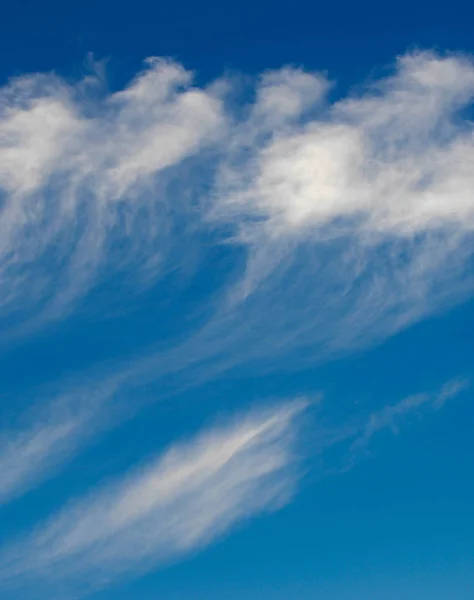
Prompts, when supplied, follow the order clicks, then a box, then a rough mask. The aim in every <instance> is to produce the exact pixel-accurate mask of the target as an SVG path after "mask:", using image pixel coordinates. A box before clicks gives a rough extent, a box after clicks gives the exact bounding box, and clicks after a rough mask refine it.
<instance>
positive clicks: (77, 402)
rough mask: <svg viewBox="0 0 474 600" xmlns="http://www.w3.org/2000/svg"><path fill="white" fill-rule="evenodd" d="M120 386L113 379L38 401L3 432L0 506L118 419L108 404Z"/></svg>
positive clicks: (117, 378) (115, 409) (0, 437)
mask: <svg viewBox="0 0 474 600" xmlns="http://www.w3.org/2000/svg"><path fill="white" fill-rule="evenodd" d="M122 383H123V381H122V379H121V377H120V376H115V377H113V376H111V377H109V378H108V379H105V380H104V381H102V382H101V383H98V384H97V385H95V386H94V385H89V386H82V389H81V387H80V386H77V389H76V390H73V389H71V387H70V388H69V390H68V392H64V393H63V394H58V396H57V397H55V398H53V399H50V400H49V401H48V402H46V403H45V405H44V406H42V402H41V400H40V399H37V405H38V406H36V405H34V406H33V408H31V409H30V410H29V411H27V412H26V414H24V415H22V418H21V419H19V420H18V422H17V423H15V424H12V425H11V427H10V428H9V429H6V428H5V429H4V430H3V431H1V432H0V505H2V504H4V503H7V502H10V501H12V500H13V499H15V498H16V497H18V496H20V495H22V494H24V493H25V492H27V491H29V490H30V489H31V488H33V487H35V485H37V484H38V483H39V482H42V481H44V480H45V479H46V478H48V477H49V476H51V475H53V474H54V473H55V471H56V470H57V469H58V468H60V467H61V466H63V465H64V464H65V463H67V462H68V461H69V460H70V458H71V457H72V456H73V455H74V454H75V453H76V452H77V451H78V450H79V449H80V448H83V447H84V446H85V445H86V443H87V441H88V440H89V439H90V438H92V437H94V436H95V435H97V434H98V431H99V430H103V429H104V428H106V427H110V426H111V424H112V423H114V422H115V421H117V420H118V419H120V417H121V411H120V408H119V406H117V404H115V405H114V406H113V407H112V406H111V405H110V400H111V398H112V397H113V396H114V394H115V395H116V394H117V393H118V390H119V388H120V386H121V384H122ZM108 401H109V402H108ZM107 408H108V409H109V410H106V409H107ZM111 408H112V409H113V414H112V415H111V414H110V412H111V411H110V409H111Z"/></svg>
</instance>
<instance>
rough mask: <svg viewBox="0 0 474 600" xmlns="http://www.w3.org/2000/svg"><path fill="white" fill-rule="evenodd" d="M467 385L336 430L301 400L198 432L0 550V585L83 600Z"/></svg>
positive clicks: (169, 557)
mask: <svg viewBox="0 0 474 600" xmlns="http://www.w3.org/2000/svg"><path fill="white" fill-rule="evenodd" d="M468 383H469V382H468V380H466V379H461V378H459V379H454V380H451V381H449V382H447V383H446V384H445V385H444V386H442V388H441V389H440V390H439V391H437V392H432V393H428V392H425V393H421V394H416V395H412V396H408V397H407V398H403V399H402V400H400V401H399V402H397V403H394V404H391V405H384V403H383V402H381V407H379V408H377V409H376V410H374V411H372V412H371V413H369V414H364V413H363V412H360V413H359V414H351V415H348V416H346V418H345V420H342V421H340V422H338V423H334V422H333V423H332V424H329V423H328V422H325V419H324V411H322V413H321V414H320V415H319V417H318V419H317V420H316V419H312V421H314V423H312V424H311V428H310V429H309V428H308V427H307V415H306V412H305V411H306V410H307V408H308V406H309V404H310V402H309V401H307V400H295V401H293V402H289V403H286V404H281V405H280V406H279V407H274V408H273V409H268V408H267V409H266V410H263V411H256V410H254V411H253V412H251V413H249V414H247V415H244V416H240V418H239V419H237V420H234V421H233V422H231V423H228V424H224V425H222V424H221V425H219V426H215V427H212V428H210V429H207V430H205V431H204V432H202V433H199V434H198V435H197V436H195V437H194V438H193V439H191V440H189V441H186V442H179V443H177V444H175V445H173V446H172V447H171V448H169V449H168V450H166V451H165V452H164V453H163V454H162V455H161V456H158V457H156V458H154V459H151V460H148V461H147V462H145V463H144V464H142V465H141V466H140V467H135V468H134V469H133V470H132V471H131V472H129V473H127V474H125V475H122V476H119V477H116V478H115V479H114V480H112V481H110V482H108V483H107V484H102V485H101V484H99V485H98V487H97V488H96V489H95V490H94V491H92V492H91V493H88V494H86V495H85V496H84V497H82V498H80V499H76V500H73V501H72V502H69V503H68V504H67V505H66V506H65V507H64V508H63V509H61V510H59V512H57V513H56V514H53V516H52V517H51V518H49V519H48V520H47V521H46V522H44V523H42V524H40V525H39V526H38V527H37V528H36V529H35V530H34V531H33V532H31V533H29V534H27V535H26V536H24V537H23V538H21V539H18V540H17V541H15V540H13V541H10V542H7V543H6V544H5V545H4V546H3V549H1V550H0V562H1V565H2V566H1V567H0V588H3V589H5V590H9V593H10V594H13V596H14V595H15V594H16V593H17V592H18V591H20V593H21V591H22V590H25V589H31V590H33V587H31V586H34V587H35V588H36V589H39V590H40V591H41V590H42V589H43V587H44V586H46V587H47V589H48V590H49V591H51V590H52V589H54V590H63V589H64V590H66V591H67V595H68V597H69V596H75V595H78V596H83V595H87V594H88V593H90V592H91V591H92V590H93V589H95V588H98V587H103V586H110V585H114V584H115V583H116V582H117V580H119V579H120V578H122V577H131V576H136V575H137V574H140V573H143V572H145V571H147V570H150V569H153V568H157V567H158V566H160V565H161V566H163V565H166V564H169V563H170V562H173V561H175V560H178V559H180V558H182V557H183V556H185V555H186V554H189V553H190V552H193V551H195V550H198V549H200V548H203V547H205V546H206V545H208V544H210V543H212V542H213V541H214V540H215V539H217V538H219V537H221V536H222V535H224V534H226V533H227V532H229V531H230V530H232V529H233V528H234V527H235V526H236V525H238V523H240V522H241V521H242V520H246V519H248V518H250V517H251V516H253V515H255V514H259V513H261V512H265V511H268V510H273V509H278V508H281V507H282V506H283V505H285V504H286V503H287V502H289V501H290V500H291V498H292V497H293V495H294V494H295V493H296V491H297V489H298V487H299V483H300V479H301V475H302V474H303V473H304V471H303V469H302V465H301V459H302V458H303V457H304V458H305V459H306V460H307V459H308V458H310V457H311V456H314V455H318V456H319V457H320V459H321V461H322V462H321V463H320V466H319V471H318V472H315V473H314V475H315V476H316V477H317V478H321V477H327V476H329V475H335V474H338V475H340V474H342V473H344V472H346V471H347V470H348V469H350V468H352V467H353V466H354V464H356V461H357V460H358V459H360V457H361V454H360V451H361V450H364V449H367V448H368V446H369V444H370V442H371V441H372V438H373V437H374V436H375V435H376V434H377V433H379V432H381V431H382V430H384V429H391V430H392V431H395V432H398V430H399V429H400V428H401V427H402V426H403V425H404V424H405V423H406V421H407V420H409V419H413V418H414V417H416V418H421V417H422V416H424V415H426V414H429V413H430V412H432V411H437V410H440V409H441V408H442V407H443V406H444V404H445V403H446V402H447V401H449V400H452V399H454V398H455V397H457V396H458V395H459V394H461V393H462V392H463V391H465V390H466V388H467V387H468ZM322 408H323V407H320V409H322ZM303 415H305V422H306V426H305V429H306V432H305V435H304V436H301V431H300V428H301V424H302V416H303ZM310 431H311V433H310ZM49 434H50V430H49V429H48V430H47V431H45V436H48V435H49ZM56 437H57V436H56ZM38 439H41V436H38ZM303 441H304V445H303ZM297 449H298V450H297ZM334 453H335V454H334ZM31 593H33V592H32V591H31ZM61 593H62V592H61Z"/></svg>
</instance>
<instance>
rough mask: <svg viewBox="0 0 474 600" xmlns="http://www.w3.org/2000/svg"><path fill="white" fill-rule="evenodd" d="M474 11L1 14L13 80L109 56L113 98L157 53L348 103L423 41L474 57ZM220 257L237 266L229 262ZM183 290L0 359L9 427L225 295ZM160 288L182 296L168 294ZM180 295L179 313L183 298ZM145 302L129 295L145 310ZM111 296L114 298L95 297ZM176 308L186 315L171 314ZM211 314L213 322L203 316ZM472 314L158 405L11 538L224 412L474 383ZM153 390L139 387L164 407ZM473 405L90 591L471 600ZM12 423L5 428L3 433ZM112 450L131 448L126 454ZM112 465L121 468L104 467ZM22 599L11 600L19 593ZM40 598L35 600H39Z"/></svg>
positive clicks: (458, 311) (336, 8)
mask: <svg viewBox="0 0 474 600" xmlns="http://www.w3.org/2000/svg"><path fill="white" fill-rule="evenodd" d="M473 19H474V6H469V3H468V2H460V1H459V0H456V1H453V2H449V3H432V2H427V1H425V0H423V1H421V2H413V1H410V2H408V1H406V0H403V2H399V3H393V4H389V5H387V4H384V3H381V2H363V3H354V2H325V3H315V2H308V1H304V2H303V1H301V0H297V1H293V2H287V3H278V2H276V3H275V2H269V1H266V2H262V1H249V0H245V1H243V2H238V3H233V4H232V3H231V4H228V3H222V2H209V1H205V2H170V3H158V2H154V3H152V2H144V1H142V0H138V1H135V2H110V1H108V0H107V1H105V2H91V1H90V0H86V1H83V2H80V3H77V2H72V3H66V2H58V1H56V2H51V1H45V2H26V1H24V2H16V3H13V2H9V3H7V4H5V5H4V6H2V10H1V17H0V79H1V80H2V82H4V81H6V80H7V78H8V77H10V76H15V75H20V74H24V73H27V72H36V71H48V70H55V71H57V72H58V73H60V74H61V75H62V76H65V77H66V78H71V79H76V78H78V77H80V76H81V75H82V74H83V72H84V70H85V66H84V64H85V61H86V57H87V54H88V53H89V52H92V53H93V54H94V56H95V58H96V59H98V60H100V59H103V58H108V64H107V78H108V84H109V86H110V88H111V89H118V88H120V87H122V86H123V85H124V84H125V83H126V82H127V81H128V80H129V78H130V76H133V74H135V73H136V71H137V70H138V69H139V68H140V65H141V61H142V60H143V59H144V58H145V57H147V56H150V55H155V56H171V57H173V58H175V59H176V60H178V61H180V62H182V63H183V64H184V65H185V66H186V67H187V68H191V69H193V70H195V71H196V73H197V80H198V81H200V82H204V81H208V80H211V79H213V78H215V77H216V76H219V75H221V74H223V73H224V72H226V71H229V72H233V71H238V72H243V73H247V74H251V75H253V74H257V73H259V72H261V71H262V70H264V69H269V68H277V67H280V66H282V65H285V64H295V65H302V66H304V67H305V68H307V69H309V70H325V71H327V72H328V75H329V77H330V78H331V79H334V80H335V81H337V82H339V87H337V88H336V91H335V92H334V93H335V94H339V93H341V94H342V93H343V92H344V90H346V89H348V88H349V87H350V86H352V85H354V84H358V83H361V82H363V81H364V80H365V79H367V78H371V77H373V76H375V75H379V74H380V73H383V70H384V68H385V67H386V65H387V64H390V63H391V62H392V61H393V60H394V58H395V56H396V55H398V54H400V53H403V52H404V51H406V50H407V49H412V48H416V47H421V48H428V49H430V48H435V49H438V50H440V51H444V50H452V51H462V52H473V53H474V36H473V28H472V23H473ZM209 260H210V264H212V265H214V268H217V267H216V265H219V268H222V269H225V268H226V263H225V260H226V258H225V256H217V257H211V258H210V259H209ZM209 277H210V279H208V280H206V279H203V280H202V281H197V282H195V283H194V284H193V285H195V288H193V289H191V291H190V290H189V289H188V290H187V292H186V293H187V294H188V296H186V295H185V296H184V297H183V296H181V297H180V296H179V289H178V288H176V295H175V299H174V300H173V303H174V304H173V307H174V308H173V309H172V311H171V313H167V314H168V315H169V314H172V315H173V317H172V318H171V319H169V318H167V320H166V321H164V322H161V321H160V320H159V317H158V316H157V314H156V306H157V304H158V303H159V300H160V297H161V296H160V289H159V287H158V288H157V289H154V290H151V291H150V292H149V293H148V294H147V295H146V296H145V297H144V298H142V299H141V300H140V301H139V302H138V301H137V305H136V306H135V307H134V308H133V310H130V311H129V313H128V314H127V315H125V316H120V315H119V316H117V317H112V318H110V319H109V320H108V321H107V322H106V323H105V324H104V323H102V324H101V325H100V328H99V326H98V325H97V321H96V320H94V319H90V320H88V319H87V317H84V315H82V316H77V317H75V316H73V317H72V318H71V319H70V320H69V321H68V322H67V323H66V324H65V325H61V327H59V326H58V327H56V326H53V327H51V328H50V329H48V330H47V331H43V332H40V333H38V335H35V336H34V337H33V338H32V339H27V340H22V341H21V342H16V343H15V344H14V345H12V346H8V347H1V348H0V373H1V394H2V395H1V396H0V402H1V403H2V411H1V415H0V416H1V419H2V421H3V422H7V421H8V420H9V418H10V414H11V413H12V412H13V413H16V411H17V410H20V409H21V407H23V406H27V405H28V389H33V388H34V389H36V388H37V386H42V385H49V384H50V383H51V382H54V381H55V380H62V379H63V378H64V377H65V376H67V375H70V374H74V373H80V372H82V371H85V370H87V369H89V368H92V367H93V366H94V364H96V363H102V362H103V361H105V360H114V359H117V360H122V359H124V358H126V357H127V356H129V355H133V354H134V352H138V351H140V350H143V348H146V347H148V346H149V345H151V344H152V342H153V341H154V340H156V339H157V338H160V337H162V338H165V339H166V338H167V337H169V336H172V335H175V334H179V319H180V315H182V314H189V311H190V306H192V303H193V299H194V298H196V297H199V295H200V294H203V293H204V292H205V291H206V290H207V288H208V287H212V276H211V275H209ZM163 285H167V283H164V284H163ZM178 297H180V298H181V299H180V300H179V302H181V303H182V304H178V305H176V304H175V303H176V302H178V300H176V298H178ZM133 301H134V300H133V299H130V302H131V303H132V302H133ZM97 302H100V298H97ZM173 311H174V312H173ZM196 318H197V319H199V317H196ZM473 339H474V303H473V302H472V301H471V302H467V303H465V304H464V305H462V306H459V307H457V308H454V309H452V310H450V311H449V312H447V313H445V314H441V315H436V316H434V317H431V318H430V319H428V320H425V321H423V322H421V323H419V324H417V325H415V326H413V327H411V328H410V329H408V330H406V331H403V332H401V333H399V334H397V335H396V336H394V337H392V338H390V339H388V340H386V341H384V342H382V343H381V344H378V345H377V346H376V347H372V348H369V349H365V350H358V351H357V352H354V353H350V354H348V355H346V356H343V357H341V358H340V359H338V360H335V361H328V362H325V363H318V364H315V365H314V366H309V367H306V368H305V369H304V370H303V371H302V372H298V373H296V374H295V373H291V374H289V373H283V372H278V373H272V374H271V375H268V374H266V373H263V374H261V375H255V374H252V376H250V375H249V376H247V375H246V374H245V372H239V373H236V374H234V375H233V376H230V377H227V378H221V379H219V378H218V379H216V380H214V381H210V382H206V383H204V384H203V385H202V386H201V387H199V388H198V389H194V388H193V389H190V390H188V391H185V392H183V393H182V394H181V395H180V396H179V397H178V398H176V399H172V400H171V401H167V402H166V403H157V404H150V405H148V406H147V407H146V408H144V409H143V411H142V412H139V413H138V414H136V415H135V416H134V417H133V418H132V419H131V420H129V421H127V422H125V423H123V424H121V425H120V426H118V427H117V428H116V429H115V430H114V431H112V432H110V434H109V435H108V436H106V437H105V438H104V439H99V440H97V441H96V442H94V444H93V445H92V446H91V447H90V448H88V449H86V451H84V452H83V453H82V454H80V455H79V456H78V457H76V458H75V459H74V460H73V461H72V462H71V464H70V465H68V468H67V469H66V470H65V472H64V473H63V474H62V475H61V477H60V478H58V479H56V478H52V479H51V480H49V481H47V482H45V483H44V485H43V486H42V487H41V488H39V489H37V490H35V491H34V492H31V493H30V494H28V495H26V496H24V497H22V498H20V499H18V500H17V501H16V502H15V503H12V504H11V505H9V506H6V507H3V508H2V512H1V513H0V522H1V525H0V535H2V534H9V533H15V531H16V530H17V529H19V528H21V527H27V526H28V525H30V524H33V523H34V522H35V521H36V520H37V519H39V518H43V517H45V516H47V514H48V513H49V512H51V511H52V510H53V509H54V508H57V507H59V506H60V505H61V504H62V503H63V502H64V501H65V500H66V499H67V498H68V497H69V496H73V495H75V494H76V493H80V491H81V490H83V489H86V488H87V487H88V486H92V485H93V483H94V482H96V481H97V480H98V479H100V477H101V469H104V471H105V472H107V473H108V472H110V471H117V472H121V471H122V470H123V469H124V468H126V467H127V465H130V464H133V463H134V462H136V461H138V460H140V459H141V458H142V457H144V456H148V455H151V454H153V453H154V452H156V451H157V450H159V449H160V448H164V447H165V446H166V445H167V444H168V443H171V442H173V440H174V435H175V432H176V433H177V434H178V435H179V436H181V437H186V436H187V435H188V434H189V435H191V434H192V433H193V432H194V431H196V430H197V429H199V428H200V427H201V426H205V425H206V424H209V423H212V418H213V416H214V415H215V414H216V413H217V414H221V413H225V412H229V411H230V412H232V411H234V410H237V409H242V408H245V407H248V406H251V405H252V404H253V403H254V402H256V401H258V400H259V399H260V398H264V399H268V398H277V399H278V398H285V397H291V396H294V395H298V394H308V395H311V394H315V393H317V392H319V391H323V392H324V395H325V398H326V399H327V401H328V402H334V404H335V405H337V407H338V410H340V411H344V410H346V408H347V410H351V409H352V408H354V407H355V406H357V407H362V408H364V409H367V410H370V409H371V407H373V406H379V405H380V404H393V403H395V402H397V401H398V400H400V399H401V398H403V397H405V396H407V395H410V394H412V393H417V392H425V391H431V390H436V389H438V388H439V387H440V386H441V385H443V383H444V382H445V381H447V380H449V379H451V378H454V377H458V376H464V377H472V376H473V375H474V368H473V366H474V344H473ZM153 385H154V384H153V383H151V384H150V385H149V386H148V387H147V388H146V389H142V390H140V391H139V392H137V393H139V394H142V395H143V396H149V397H153V395H154V394H157V393H158V392H159V390H156V389H154V387H153ZM473 399H474V395H473V392H472V389H471V390H467V391H466V392H464V393H462V394H461V395H460V396H459V397H458V398H455V399H454V400H453V401H452V402H450V403H448V404H447V406H446V407H445V408H444V409H443V410H442V411H439V412H435V413H433V414H428V415H427V416H425V417H424V418H423V419H421V420H414V421H413V422H411V421H410V422H409V423H408V424H407V425H406V426H404V427H402V428H401V431H400V432H399V434H398V435H394V434H393V433H392V432H390V431H383V432H380V434H379V435H377V436H376V437H375V439H374V441H373V443H372V444H371V446H370V450H369V452H368V455H363V456H361V457H360V460H358V461H357V463H356V464H355V465H354V466H353V467H352V468H351V469H350V470H348V471H347V472H345V473H343V474H339V475H337V474H333V475H329V476H327V477H324V478H319V477H318V475H317V473H316V474H314V473H313V474H311V473H310V474H308V476H307V478H306V479H305V481H304V484H303V489H302V491H301V493H300V495H299V496H298V497H297V498H296V499H295V500H294V502H292V503H291V504H290V505H289V506H287V507H286V508H284V509H283V510H282V511H281V512H279V513H277V514H275V515H270V516H263V517H262V518H261V519H256V520H253V521H252V522H251V524H250V525H244V526H242V527H241V528H240V529H239V530H238V531H237V532H236V533H234V534H232V535H231V536H229V537H227V538H225V539H224V540H221V541H219V542H217V543H216V544H215V545H213V546H211V547H210V548H208V549H205V550H204V551H203V552H201V553H199V554H198V555H196V556H191V557H188V558H186V559H185V560H184V561H183V562H181V563H179V564H175V565H173V566H171V567H169V568H167V569H163V570H159V571H157V572H153V573H150V574H148V575H146V576H145V577H143V578H141V579H140V580H138V581H133V582H130V583H125V584H123V585H121V586H120V587H119V588H111V589H110V590H104V591H101V592H98V593H97V594H95V595H93V596H92V598H94V599H97V600H109V599H110V600H112V599H113V600H157V599H158V598H163V599H164V598H166V600H184V599H186V600H187V599H192V600H201V599H202V600H204V599H206V600H208V599H211V598H212V599H215V600H241V599H244V598H245V600H257V599H258V600H267V599H268V600H293V599H294V598H299V599H301V600H399V599H403V600H425V599H426V600H474V508H473V507H474V466H473V457H474V436H473V425H474V405H473ZM2 421H0V423H1V422H2ZM114 448H120V452H117V453H115V451H114ZM100 455H102V456H107V457H108V458H107V461H108V462H107V464H106V465H103V464H101V463H100V461H97V460H96V458H95V457H96V456H100ZM5 600H8V599H5ZM25 600H26V599H25Z"/></svg>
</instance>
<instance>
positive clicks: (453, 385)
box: [352, 379, 469, 449]
mask: <svg viewBox="0 0 474 600" xmlns="http://www.w3.org/2000/svg"><path fill="white" fill-rule="evenodd" d="M468 385H469V382H468V380H467V379H454V380H452V381H449V382H448V383H446V384H445V385H444V386H443V387H442V388H441V390H440V391H439V392H438V393H437V394H427V393H424V394H416V395H414V396H408V397H407V398H404V399H403V400H401V401H400V402H398V403H397V404H394V405H392V406H390V405H388V406H385V407H384V408H382V409H380V410H378V411H376V412H374V413H372V414H371V415H370V418H369V420H368V422H367V424H366V425H365V426H364V427H363V428H362V432H361V433H360V435H359V436H358V437H357V439H356V440H355V441H354V443H353V444H352V449H356V448H360V447H364V446H366V445H367V444H368V443H369V442H370V440H371V438H372V437H373V436H374V435H375V434H377V433H378V432H379V431H381V430H383V429H391V430H392V431H393V432H394V433H398V430H399V427H400V424H401V423H403V420H404V418H406V417H407V416H413V415H415V416H419V415H420V411H421V410H422V409H425V410H426V409H431V410H439V409H440V408H442V407H443V406H444V404H445V403H446V402H447V401H448V400H450V399H451V398H455V397H456V396H457V395H458V394H460V393H461V392H462V391H464V390H465V389H466V388H467V387H468Z"/></svg>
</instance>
